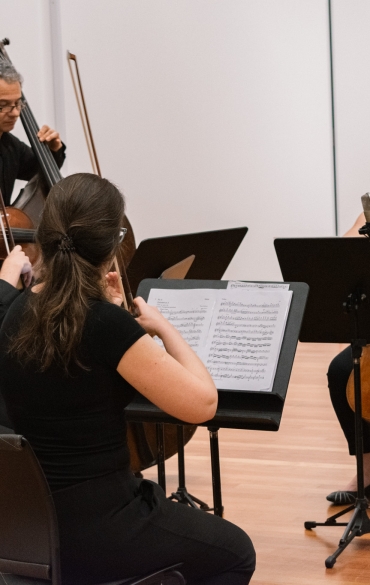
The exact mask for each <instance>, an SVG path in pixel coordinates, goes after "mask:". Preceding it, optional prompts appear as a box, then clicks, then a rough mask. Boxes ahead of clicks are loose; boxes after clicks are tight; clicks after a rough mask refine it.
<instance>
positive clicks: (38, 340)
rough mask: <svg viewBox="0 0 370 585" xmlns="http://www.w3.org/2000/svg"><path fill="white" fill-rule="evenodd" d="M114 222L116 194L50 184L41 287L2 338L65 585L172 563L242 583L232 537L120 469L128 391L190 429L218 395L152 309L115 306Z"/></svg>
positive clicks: (4, 377) (242, 560)
mask: <svg viewBox="0 0 370 585" xmlns="http://www.w3.org/2000/svg"><path fill="white" fill-rule="evenodd" d="M123 217H124V201H123V197H122V195H121V194H120V192H119V191H118V190H117V188H116V187H115V186H114V185H112V184H111V183H109V181H107V180H105V179H101V178H99V177H97V176H96V175H90V174H77V175H72V176H70V177H67V178H65V179H63V180H62V181H60V182H59V183H58V184H57V185H55V186H54V187H53V188H52V189H51V191H50V193H49V195H48V198H47V200H46V205H45V208H44V212H43V216H42V219H41V222H40V225H39V228H38V231H37V241H38V243H39V245H40V249H41V256H42V258H41V263H40V268H39V274H40V278H39V280H38V281H37V283H36V284H35V285H34V286H33V287H32V288H31V289H30V290H28V291H26V292H25V293H24V294H23V295H20V297H19V298H18V299H16V301H15V302H14V303H13V304H12V306H11V308H10V309H9V311H8V313H7V316H6V318H5V320H4V323H3V327H2V330H1V333H0V387H1V390H2V393H3V395H4V399H5V402H6V406H7V410H8V413H9V417H10V419H11V422H12V426H13V428H14V430H15V432H16V433H17V434H22V435H24V436H25V437H26V438H27V439H28V441H29V442H30V444H31V446H32V447H33V449H34V451H35V454H36V456H37V458H38V460H39V461H40V464H41V466H42V468H43V471H44V473H45V476H46V479H47V481H48V483H49V486H50V488H51V491H52V495H53V499H54V502H55V506H56V510H57V516H58V523H59V533H60V550H61V567H62V581H63V582H67V583H68V584H69V585H88V584H90V583H99V582H104V581H112V580H117V579H121V578H125V577H127V578H128V577H133V576H136V575H142V574H145V573H147V572H150V571H154V570H156V569H159V568H161V567H163V566H166V565H170V564H175V563H178V562H182V563H183V568H182V569H181V570H182V572H183V573H184V575H185V577H186V579H187V581H188V584H189V585H191V584H194V585H195V584H198V585H201V584H203V585H211V584H212V585H222V584H225V585H226V584H229V583H233V585H239V584H240V585H241V584H243V585H245V584H247V583H249V580H250V578H251V575H252V573H253V570H254V562H255V556H254V550H253V545H252V543H251V541H250V539H249V537H248V536H247V535H246V534H245V533H244V532H243V531H242V530H241V529H239V528H237V527H236V526H234V525H233V524H230V523H229V522H227V521H226V520H223V519H221V518H219V517H216V516H212V515H208V514H206V513H204V512H202V511H199V510H194V509H192V508H189V507H186V506H184V505H181V504H178V503H175V502H171V501H168V500H167V499H166V498H165V495H164V493H163V491H162V490H161V489H160V488H159V486H158V485H157V484H154V483H152V482H149V481H147V480H139V479H137V478H135V477H134V475H133V474H132V473H131V471H130V466H129V452H128V447H127V442H126V432H125V416H124V408H125V406H126V405H127V404H128V403H129V402H130V400H131V399H132V397H133V394H134V391H135V389H136V390H137V391H139V392H140V393H142V394H143V395H144V396H146V397H147V398H148V399H149V400H151V401H152V402H153V403H154V404H156V405H157V406H158V407H160V408H162V409H163V410H165V411H166V412H168V413H169V414H171V415H173V416H175V417H177V418H180V419H181V420H184V421H186V422H190V423H200V422H203V421H206V420H209V419H211V418H212V417H213V416H214V413H215V410H216V406H217V391H216V389H215V386H214V384H213V381H212V379H211V377H210V375H209V373H208V372H207V370H206V368H205V367H204V365H203V364H202V362H201V361H200V360H199V359H198V357H197V356H196V355H195V354H194V352H193V351H192V350H191V348H190V347H189V346H188V345H187V344H186V343H185V341H184V340H183V339H182V337H181V336H180V334H179V333H178V331H177V330H176V329H175V328H174V327H173V326H172V325H171V324H170V323H169V322H168V321H166V319H164V317H162V315H161V314H160V313H159V312H158V311H157V310H156V309H155V308H154V307H150V306H148V305H147V304H146V303H145V302H144V300H143V299H140V298H138V299H136V300H135V304H136V309H137V312H138V315H139V316H138V317H137V318H136V319H134V318H133V317H132V316H131V315H130V314H129V313H128V312H127V311H125V310H124V309H122V308H121V307H120V306H118V304H120V301H121V299H120V296H119V293H118V292H117V287H116V282H117V275H116V274H115V273H109V269H110V267H111V265H112V260H113V258H114V256H115V254H116V252H117V250H118V247H119V244H120V240H121V235H122V229H121V226H122V225H123V224H122V220H123ZM154 335H158V336H159V337H160V338H161V339H162V341H163V343H164V346H165V348H166V350H165V351H164V350H163V349H161V348H160V347H159V346H158V345H157V344H156V343H155V342H154V341H153V339H152V336H154Z"/></svg>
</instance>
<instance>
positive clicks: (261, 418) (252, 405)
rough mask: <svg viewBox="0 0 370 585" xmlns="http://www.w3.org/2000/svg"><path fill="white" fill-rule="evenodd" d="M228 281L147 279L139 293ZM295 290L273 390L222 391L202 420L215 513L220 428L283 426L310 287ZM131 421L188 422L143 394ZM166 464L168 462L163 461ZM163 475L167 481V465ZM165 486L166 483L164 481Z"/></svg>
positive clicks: (131, 408) (129, 410) (218, 509)
mask: <svg viewBox="0 0 370 585" xmlns="http://www.w3.org/2000/svg"><path fill="white" fill-rule="evenodd" d="M227 285H228V281H225V280H158V279H146V280H144V281H142V282H141V283H140V286H139V290H138V294H139V295H140V296H142V297H143V298H144V299H148V297H149V293H150V290H151V289H152V288H168V289H194V288H195V289H197V288H200V289H201V288H203V289H204V288H216V289H217V288H218V289H225V288H226V287H227ZM289 285H290V290H292V291H293V297H292V302H291V306H290V310H289V315H288V319H287V322H286V328H285V334H284V339H283V343H282V346H281V350H280V356H279V362H278V365H277V369H276V373H275V378H274V384H273V388H272V392H242V391H232V390H219V404H218V408H217V412H216V415H215V417H214V418H213V419H212V420H210V421H206V422H204V423H202V424H201V425H200V426H205V427H207V428H208V430H209V431H210V450H211V463H212V476H213V477H212V484H213V499H214V510H215V514H218V515H222V497H221V477H220V464H219V458H218V430H219V429H220V428H232V429H244V430H261V431H277V430H278V429H279V426H280V422H281V417H282V413H283V408H284V402H285V397H286V393H287V390H288V384H289V379H290V374H291V370H292V366H293V361H294V356H295V352H296V347H297V343H298V336H299V331H300V326H301V323H302V319H303V314H304V309H305V305H306V301H307V296H308V286H307V284H305V283H303V282H291V283H289ZM126 417H127V420H128V421H130V422H155V423H157V424H164V423H170V424H176V425H184V424H186V423H184V422H183V421H181V420H178V419H176V418H174V417H171V416H169V415H168V414H166V413H165V412H163V411H162V410H160V409H159V408H157V407H156V406H154V405H153V404H152V403H151V402H149V401H148V400H147V399H146V398H144V397H143V396H142V395H140V394H138V393H137V394H136V395H135V397H134V399H133V401H132V402H131V403H130V404H129V405H128V406H127V407H126ZM160 465H161V466H162V465H164V461H163V462H161V464H160ZM161 469H162V471H161V472H160V471H159V477H160V476H161V477H162V481H163V467H161ZM162 487H163V483H162Z"/></svg>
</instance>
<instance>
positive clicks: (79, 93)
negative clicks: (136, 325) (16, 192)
mask: <svg viewBox="0 0 370 585" xmlns="http://www.w3.org/2000/svg"><path fill="white" fill-rule="evenodd" d="M67 61H68V65H69V70H70V73H71V78H72V84H73V88H74V92H75V96H76V101H77V105H78V109H79V113H80V117H81V122H82V126H83V131H84V134H85V139H86V143H87V148H88V151H89V156H90V160H91V165H92V168H93V170H94V172H95V173H96V174H98V175H99V176H101V173H100V165H99V162H98V159H97V154H96V149H95V144H94V140H93V137H92V132H91V126H90V121H89V117H88V113H87V108H86V102H85V98H84V93H83V89H82V83H81V78H80V73H79V69H78V64H77V57H76V55H74V54H73V53H70V52H69V51H67ZM72 64H73V67H74V68H72ZM74 72H75V73H74ZM124 227H126V228H127V229H128V232H127V236H128V237H127V236H126V237H125V239H124V240H123V244H122V245H123V246H125V247H126V248H124V249H123V250H121V251H122V252H123V254H121V257H120V258H119V260H120V263H119V268H120V271H121V274H122V277H123V278H125V280H126V282H125V288H126V286H127V287H128V290H129V292H128V294H127V295H126V296H128V300H129V303H128V304H129V306H131V307H134V304H133V299H132V295H131V291H130V285H129V282H128V279H127V276H126V270H125V266H127V265H128V264H129V262H130V260H131V259H132V256H133V255H134V253H135V249H136V246H135V237H134V233H133V230H132V227H131V224H130V222H129V221H128V220H127V218H126V216H125V222H124ZM163 426H164V436H165V458H166V459H168V458H169V457H172V456H173V455H175V454H176V453H177V451H178V443H177V429H176V425H171V424H165V425H163ZM183 428H184V433H183V436H184V444H186V443H187V442H188V441H190V439H191V437H192V436H193V435H194V433H195V431H196V429H197V426H196V425H185V427H183ZM127 443H128V447H129V450H130V459H131V469H132V471H133V472H134V473H138V472H141V471H143V470H144V469H147V468H148V467H151V466H153V465H156V463H157V431H156V424H155V423H146V422H145V423H132V422H129V423H127Z"/></svg>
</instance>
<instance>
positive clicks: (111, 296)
mask: <svg viewBox="0 0 370 585" xmlns="http://www.w3.org/2000/svg"><path fill="white" fill-rule="evenodd" d="M119 279H120V276H119V275H118V274H117V272H108V274H106V275H105V284H106V288H105V295H106V297H107V299H108V301H109V302H110V303H113V304H114V305H118V306H119V307H120V306H121V305H122V303H123V296H122V291H121V287H120V285H119Z"/></svg>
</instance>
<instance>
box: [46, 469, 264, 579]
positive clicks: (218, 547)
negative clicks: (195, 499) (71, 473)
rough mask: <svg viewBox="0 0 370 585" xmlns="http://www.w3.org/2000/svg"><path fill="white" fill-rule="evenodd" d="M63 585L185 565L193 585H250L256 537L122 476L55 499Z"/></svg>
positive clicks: (148, 484)
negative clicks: (254, 538) (251, 538)
mask: <svg viewBox="0 0 370 585" xmlns="http://www.w3.org/2000/svg"><path fill="white" fill-rule="evenodd" d="M53 499H54V502H55V506H56V510H57V516H58V523H59V533H60V550H61V567H62V581H63V583H67V584H68V585H88V584H89V583H100V582H104V581H110V580H112V581H113V580H118V579H120V578H125V577H127V578H129V577H134V576H137V575H145V574H146V573H149V572H151V571H155V570H156V569H160V568H163V567H165V566H166V565H172V564H176V563H183V567H182V569H181V571H182V573H183V574H184V576H185V578H186V579H187V582H188V585H246V584H247V583H249V581H250V579H251V576H252V574H253V571H254V568H255V552H254V548H253V545H252V542H251V540H250V538H249V537H248V536H247V534H246V533H245V532H243V530H241V529H240V528H238V527H237V526H235V525H234V524H231V523H230V522H228V521H226V520H223V519H222V518H219V517H218V516H214V515H212V514H208V513H206V512H203V511H200V510H196V509H193V508H189V507H188V506H185V505H183V504H179V503H177V502H172V501H169V500H167V499H166V497H165V495H164V492H163V490H162V489H161V488H160V487H159V486H158V485H157V484H155V483H153V482H150V481H147V480H138V479H136V478H134V476H132V475H131V474H128V473H127V472H126V473H125V472H116V473H113V474H110V475H108V476H105V477H101V478H98V479H94V480H90V481H86V482H84V483H81V484H78V485H76V486H73V487H71V488H67V489H64V490H60V491H57V492H54V493H53Z"/></svg>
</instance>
